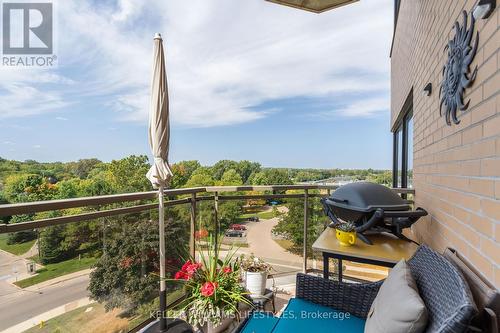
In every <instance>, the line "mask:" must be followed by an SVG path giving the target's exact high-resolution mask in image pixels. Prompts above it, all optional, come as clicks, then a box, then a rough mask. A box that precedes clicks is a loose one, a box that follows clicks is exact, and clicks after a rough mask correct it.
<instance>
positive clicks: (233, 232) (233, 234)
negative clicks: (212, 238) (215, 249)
mask: <svg viewBox="0 0 500 333" xmlns="http://www.w3.org/2000/svg"><path fill="white" fill-rule="evenodd" d="M244 234H245V233H244V232H243V231H242V230H227V231H226V232H225V234H224V235H225V236H226V237H243V236H244Z"/></svg>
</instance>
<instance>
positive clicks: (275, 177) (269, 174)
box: [264, 169, 293, 185]
mask: <svg viewBox="0 0 500 333" xmlns="http://www.w3.org/2000/svg"><path fill="white" fill-rule="evenodd" d="M264 172H265V173H266V178H267V181H268V182H269V184H267V185H290V184H293V182H292V180H291V179H290V177H289V176H288V171H287V170H285V169H266V170H265V171H264Z"/></svg>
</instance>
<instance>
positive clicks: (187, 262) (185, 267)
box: [181, 260, 193, 272]
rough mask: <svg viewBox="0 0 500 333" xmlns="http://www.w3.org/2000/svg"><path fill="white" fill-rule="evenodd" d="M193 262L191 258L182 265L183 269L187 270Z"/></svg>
mask: <svg viewBox="0 0 500 333" xmlns="http://www.w3.org/2000/svg"><path fill="white" fill-rule="evenodd" d="M192 264H193V263H192V262H191V260H188V261H186V263H185V264H184V265H182V267H181V271H183V272H186V271H187V269H188V267H189V266H191V265H192Z"/></svg>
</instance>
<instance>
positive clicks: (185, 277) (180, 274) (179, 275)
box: [174, 271, 189, 280]
mask: <svg viewBox="0 0 500 333" xmlns="http://www.w3.org/2000/svg"><path fill="white" fill-rule="evenodd" d="M174 279H176V280H189V275H188V274H187V273H185V272H183V271H178V272H177V273H175V276H174Z"/></svg>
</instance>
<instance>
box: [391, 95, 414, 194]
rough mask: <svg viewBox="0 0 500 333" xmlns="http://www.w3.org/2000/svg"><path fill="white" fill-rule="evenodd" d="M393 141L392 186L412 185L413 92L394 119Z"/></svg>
mask: <svg viewBox="0 0 500 333" xmlns="http://www.w3.org/2000/svg"><path fill="white" fill-rule="evenodd" d="M393 132H394V143H393V166H392V183H393V187H402V188H406V187H413V94H412V93H410V95H409V96H408V98H407V100H406V102H405V104H404V106H403V110H402V112H401V114H400V117H399V120H398V121H396V125H395V129H394V130H393Z"/></svg>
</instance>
